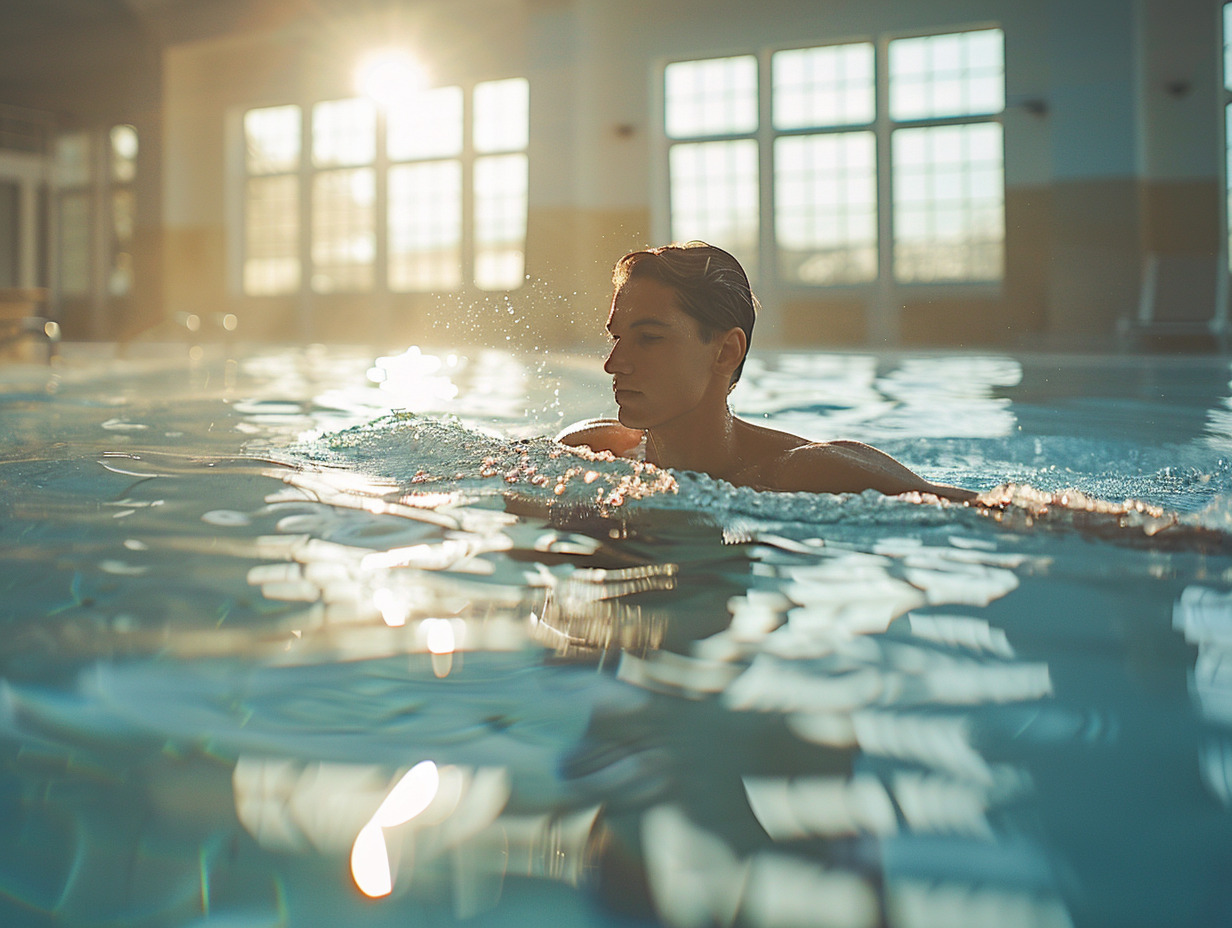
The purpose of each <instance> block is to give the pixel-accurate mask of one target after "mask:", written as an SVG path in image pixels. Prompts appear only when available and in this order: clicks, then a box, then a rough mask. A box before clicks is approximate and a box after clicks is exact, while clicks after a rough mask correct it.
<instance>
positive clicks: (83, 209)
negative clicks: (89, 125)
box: [56, 132, 94, 297]
mask: <svg viewBox="0 0 1232 928" xmlns="http://www.w3.org/2000/svg"><path fill="white" fill-rule="evenodd" d="M92 141H93V139H92V137H91V135H90V133H89V132H71V133H66V134H64V135H61V136H60V137H59V138H58V139H57V140H56V183H57V186H58V188H59V191H60V192H59V203H58V210H57V212H58V215H57V217H56V218H57V222H58V226H59V239H60V249H59V252H60V254H59V258H60V260H59V268H58V270H59V274H58V277H59V284H60V292H61V293H62V294H64V296H67V297H82V296H88V295H89V293H90V280H91V264H92V262H91V242H92V240H93V236H92V235H91V225H92V220H91V216H92V212H93V211H92V210H91V203H92V200H93V181H94V170H93V163H94V157H93V148H94V146H93V145H92Z"/></svg>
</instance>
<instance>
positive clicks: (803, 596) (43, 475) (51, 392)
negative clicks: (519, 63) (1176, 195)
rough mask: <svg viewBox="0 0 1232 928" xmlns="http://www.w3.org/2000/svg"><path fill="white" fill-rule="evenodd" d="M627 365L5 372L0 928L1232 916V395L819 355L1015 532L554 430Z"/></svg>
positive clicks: (1119, 378)
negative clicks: (573, 439) (559, 439)
mask: <svg viewBox="0 0 1232 928" xmlns="http://www.w3.org/2000/svg"><path fill="white" fill-rule="evenodd" d="M600 365H601V359H600V358H596V357H573V356H564V355H539V354H532V355H514V354H511V353H508V352H502V351H493V350H487V349H476V350H465V349H461V348H453V349H448V350H431V349H429V348H422V349H421V348H412V349H409V350H406V351H399V352H391V353H389V354H385V355H381V354H380V353H378V352H373V351H365V350H362V349H355V348H349V349H348V348H322V347H319V346H314V347H310V348H305V349H276V350H275V349H261V350H253V351H249V352H246V353H243V354H222V353H218V354H207V355H206V356H204V357H197V358H193V359H190V358H189V357H188V356H187V355H185V354H184V353H183V351H182V350H180V349H176V350H172V349H167V350H165V351H154V350H152V349H150V350H146V351H143V352H131V353H129V354H128V355H127V356H125V357H118V356H116V355H115V354H114V353H111V352H107V351H102V350H98V349H95V350H93V351H90V350H86V349H85V348H82V347H80V346H71V345H70V346H66V348H65V351H64V353H63V358H62V359H61V362H60V364H59V366H57V367H56V368H42V367H35V366H23V365H10V366H8V367H3V368H0V440H2V444H0V449H2V450H0V590H2V591H3V596H2V597H0V619H2V621H3V635H2V636H0V661H2V665H0V666H2V674H3V676H2V679H0V758H2V759H0V823H2V824H0V827H2V828H3V829H4V831H3V835H4V840H3V841H0V924H4V925H57V926H70V925H71V926H77V925H125V926H130V925H131V926H135V925H150V926H156V925H158V926H161V925H227V926H258V925H288V926H300V925H307V926H315V925H329V926H335V925H348V926H351V925H354V926H360V925H399V926H401V925H408V924H429V925H452V924H456V923H465V924H474V925H522V924H525V925H542V924H550V925H566V926H568V925H577V926H609V925H610V926H621V925H644V924H662V925H668V926H679V928H693V926H709V925H739V926H757V928H778V926H812V925H818V926H828V925H834V926H852V928H857V926H879V925H889V926H904V928H914V926H934V925H936V926H949V928H952V926H964V925H972V926H975V925H981V926H982V925H992V924H996V925H1044V926H1064V925H1075V926H1083V925H1108V926H1127V925H1144V926H1146V925H1150V926H1154V925H1192V926H1206V925H1217V924H1229V923H1232V881H1230V880H1229V879H1228V873H1229V867H1230V865H1232V810H1230V806H1232V674H1230V673H1229V671H1228V669H1227V668H1228V667H1229V666H1232V662H1226V661H1225V660H1224V656H1225V651H1229V649H1232V544H1230V543H1229V542H1230V541H1232V473H1230V468H1229V461H1232V386H1230V380H1232V368H1230V366H1229V362H1228V360H1227V359H1226V358H1218V357H1186V358H1166V357H1124V356H1123V357H1080V356H1043V355H1024V356H1011V355H1000V354H998V355H992V354H988V355H973V354H945V353H936V354H895V355H871V354H859V353H818V352H785V353H780V354H763V355H760V356H758V357H755V358H752V359H750V362H749V364H748V366H747V367H746V371H745V377H744V380H743V381H742V382H741V384H740V385H739V386H738V388H737V390H736V392H735V394H734V395H733V405H734V406H735V407H736V409H737V411H738V412H739V413H741V414H742V415H745V416H747V417H750V418H753V419H755V420H757V421H763V422H766V423H767V424H770V425H772V426H776V427H779V428H784V429H787V430H790V431H794V432H796V433H798V434H801V435H804V436H806V437H808V438H813V439H824V438H831V437H845V438H856V439H862V440H866V441H869V442H872V443H874V444H876V445H878V446H879V447H882V448H884V449H885V450H886V451H888V452H890V453H891V454H894V455H895V456H897V457H899V458H900V459H902V460H903V461H905V462H906V463H907V464H909V465H910V466H912V467H914V468H915V469H917V470H918V471H920V472H922V473H923V474H924V475H925V476H927V477H929V478H931V479H935V480H940V481H944V482H950V483H955V484H959V485H963V486H969V487H972V488H975V489H978V490H980V491H982V492H984V493H985V496H984V500H985V503H986V505H981V506H975V507H965V506H958V505H952V504H945V503H941V502H938V501H936V500H931V499H927V498H924V499H919V498H917V499H906V498H904V499H891V498H886V497H881V496H878V495H876V494H871V493H870V494H863V495H859V496H831V495H810V494H774V493H759V492H754V491H751V490H747V489H739V490H737V489H733V488H731V487H730V486H727V485H725V484H721V483H719V482H716V481H714V480H711V479H710V478H708V477H705V476H703V475H697V474H683V473H672V472H663V471H659V470H657V469H655V468H652V467H647V466H644V465H641V464H638V463H635V462H629V461H613V460H607V459H603V458H602V457H599V456H594V455H582V454H578V453H574V452H571V451H568V450H565V449H563V448H561V447H560V446H556V445H554V444H553V443H551V442H550V441H548V440H547V439H546V438H544V436H545V435H551V434H553V433H554V432H555V431H556V430H558V429H559V428H560V427H561V426H562V425H564V424H566V423H568V422H571V421H574V420H576V419H580V418H584V417H588V416H592V415H601V414H605V413H610V408H611V394H610V388H609V385H608V382H607V380H606V378H605V376H604V375H603V373H602V371H601V369H600Z"/></svg>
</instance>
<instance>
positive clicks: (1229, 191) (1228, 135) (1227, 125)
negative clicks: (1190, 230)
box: [1220, 3, 1232, 266]
mask: <svg viewBox="0 0 1232 928" xmlns="http://www.w3.org/2000/svg"><path fill="white" fill-rule="evenodd" d="M1220 12H1221V17H1222V21H1221V25H1222V32H1223V94H1222V96H1223V124H1224V202H1223V209H1224V237H1225V245H1224V253H1225V255H1226V258H1227V264H1228V265H1229V266H1232V3H1225V4H1224V5H1223V8H1222V10H1221V11H1220Z"/></svg>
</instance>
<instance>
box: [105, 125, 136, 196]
mask: <svg viewBox="0 0 1232 928" xmlns="http://www.w3.org/2000/svg"><path fill="white" fill-rule="evenodd" d="M136 176H137V130H136V129H134V128H133V127H132V126H113V127H112V129H111V179H112V180H114V181H115V182H116V183H118V184H127V183H131V182H132V180H133V178H134V177H136Z"/></svg>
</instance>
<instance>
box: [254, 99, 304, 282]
mask: <svg viewBox="0 0 1232 928" xmlns="http://www.w3.org/2000/svg"><path fill="white" fill-rule="evenodd" d="M244 135H245V138H246V139H247V143H248V145H247V152H246V163H247V167H248V180H247V189H246V191H245V196H244V241H245V243H246V245H247V249H246V254H245V257H244V270H243V281H244V284H243V285H244V292H245V293H250V294H253V295H265V294H273V293H291V292H293V291H295V290H297V289H299V281H300V257H299V224H300V222H299V177H298V174H297V171H298V168H299V161H300V144H301V134H300V110H299V107H298V106H274V107H268V108H266V109H260V110H249V111H248V112H247V113H246V114H245V115H244Z"/></svg>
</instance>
